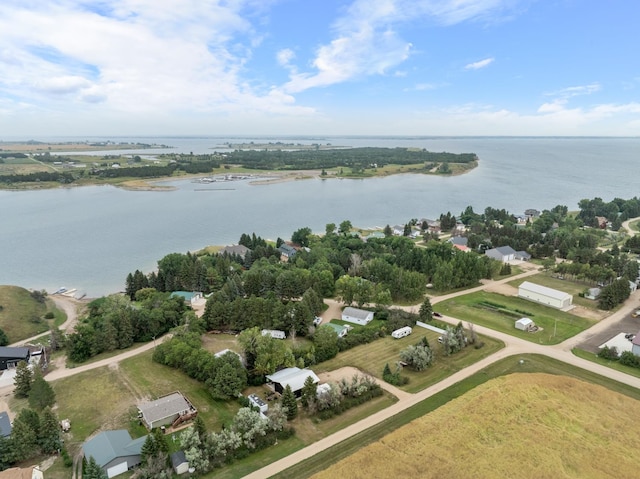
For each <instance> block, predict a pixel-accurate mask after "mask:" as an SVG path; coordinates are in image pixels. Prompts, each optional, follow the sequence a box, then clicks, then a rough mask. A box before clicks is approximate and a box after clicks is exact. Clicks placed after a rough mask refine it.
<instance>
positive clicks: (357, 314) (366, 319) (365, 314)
mask: <svg viewBox="0 0 640 479" xmlns="http://www.w3.org/2000/svg"><path fill="white" fill-rule="evenodd" d="M372 319H373V311H367V310H364V309H358V308H352V307H347V308H344V311H342V320H343V321H348V322H350V323H353V324H359V325H360V326H366V325H367V324H369V323H370V322H371V320H372Z"/></svg>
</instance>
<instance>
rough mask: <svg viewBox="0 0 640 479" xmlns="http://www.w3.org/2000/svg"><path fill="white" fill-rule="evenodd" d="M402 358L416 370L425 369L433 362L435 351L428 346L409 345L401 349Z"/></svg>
mask: <svg viewBox="0 0 640 479" xmlns="http://www.w3.org/2000/svg"><path fill="white" fill-rule="evenodd" d="M400 360H401V361H404V362H405V363H407V364H408V365H409V366H411V367H413V368H414V369H415V370H416V371H423V370H425V369H427V368H428V367H429V366H431V364H432V363H433V351H431V348H429V347H428V346H423V345H418V346H413V345H411V346H409V347H408V348H406V349H403V350H402V351H400Z"/></svg>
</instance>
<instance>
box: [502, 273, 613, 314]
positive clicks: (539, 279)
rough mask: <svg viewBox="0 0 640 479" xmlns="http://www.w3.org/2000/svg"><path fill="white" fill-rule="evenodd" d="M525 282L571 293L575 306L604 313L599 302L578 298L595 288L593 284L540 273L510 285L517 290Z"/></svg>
mask: <svg viewBox="0 0 640 479" xmlns="http://www.w3.org/2000/svg"><path fill="white" fill-rule="evenodd" d="M525 281H530V282H532V283H535V284H539V285H541V286H546V287H547V288H553V289H557V290H558V291H563V292H565V293H569V294H570V295H572V296H573V304H577V305H580V306H584V307H585V308H588V309H594V310H597V311H599V312H602V310H600V309H598V302H597V301H593V300H591V299H586V298H581V297H580V296H578V295H579V294H580V293H582V292H584V290H585V289H588V288H593V287H594V286H595V285H594V284H593V283H584V282H579V281H571V280H568V279H560V278H554V277H553V276H551V274H550V273H540V274H536V275H535V276H529V277H528V278H526V279H518V280H516V281H511V282H510V283H508V284H509V285H511V286H513V287H514V288H517V287H518V286H520V285H521V284H522V283H524V282H525Z"/></svg>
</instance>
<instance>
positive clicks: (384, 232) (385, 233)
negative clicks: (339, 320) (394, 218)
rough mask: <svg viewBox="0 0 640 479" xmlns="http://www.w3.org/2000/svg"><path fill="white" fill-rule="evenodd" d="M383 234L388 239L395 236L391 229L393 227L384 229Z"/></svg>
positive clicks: (387, 226)
mask: <svg viewBox="0 0 640 479" xmlns="http://www.w3.org/2000/svg"><path fill="white" fill-rule="evenodd" d="M382 233H383V234H384V235H385V236H386V237H387V238H388V237H390V236H393V230H392V229H391V226H389V225H386V226H385V227H384V229H383V230H382Z"/></svg>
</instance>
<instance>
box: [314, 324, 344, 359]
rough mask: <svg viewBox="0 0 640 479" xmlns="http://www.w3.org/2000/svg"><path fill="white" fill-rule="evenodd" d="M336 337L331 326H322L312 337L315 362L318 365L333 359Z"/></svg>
mask: <svg viewBox="0 0 640 479" xmlns="http://www.w3.org/2000/svg"><path fill="white" fill-rule="evenodd" d="M338 341H339V338H338V335H337V334H336V332H335V331H334V330H333V328H332V327H331V326H327V325H322V326H320V327H319V328H317V329H316V332H315V333H314V335H313V347H314V348H315V356H316V361H318V362H319V363H321V362H323V361H327V360H329V359H331V358H334V357H335V356H336V355H337V354H338V351H339V350H340V349H339V347H338Z"/></svg>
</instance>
